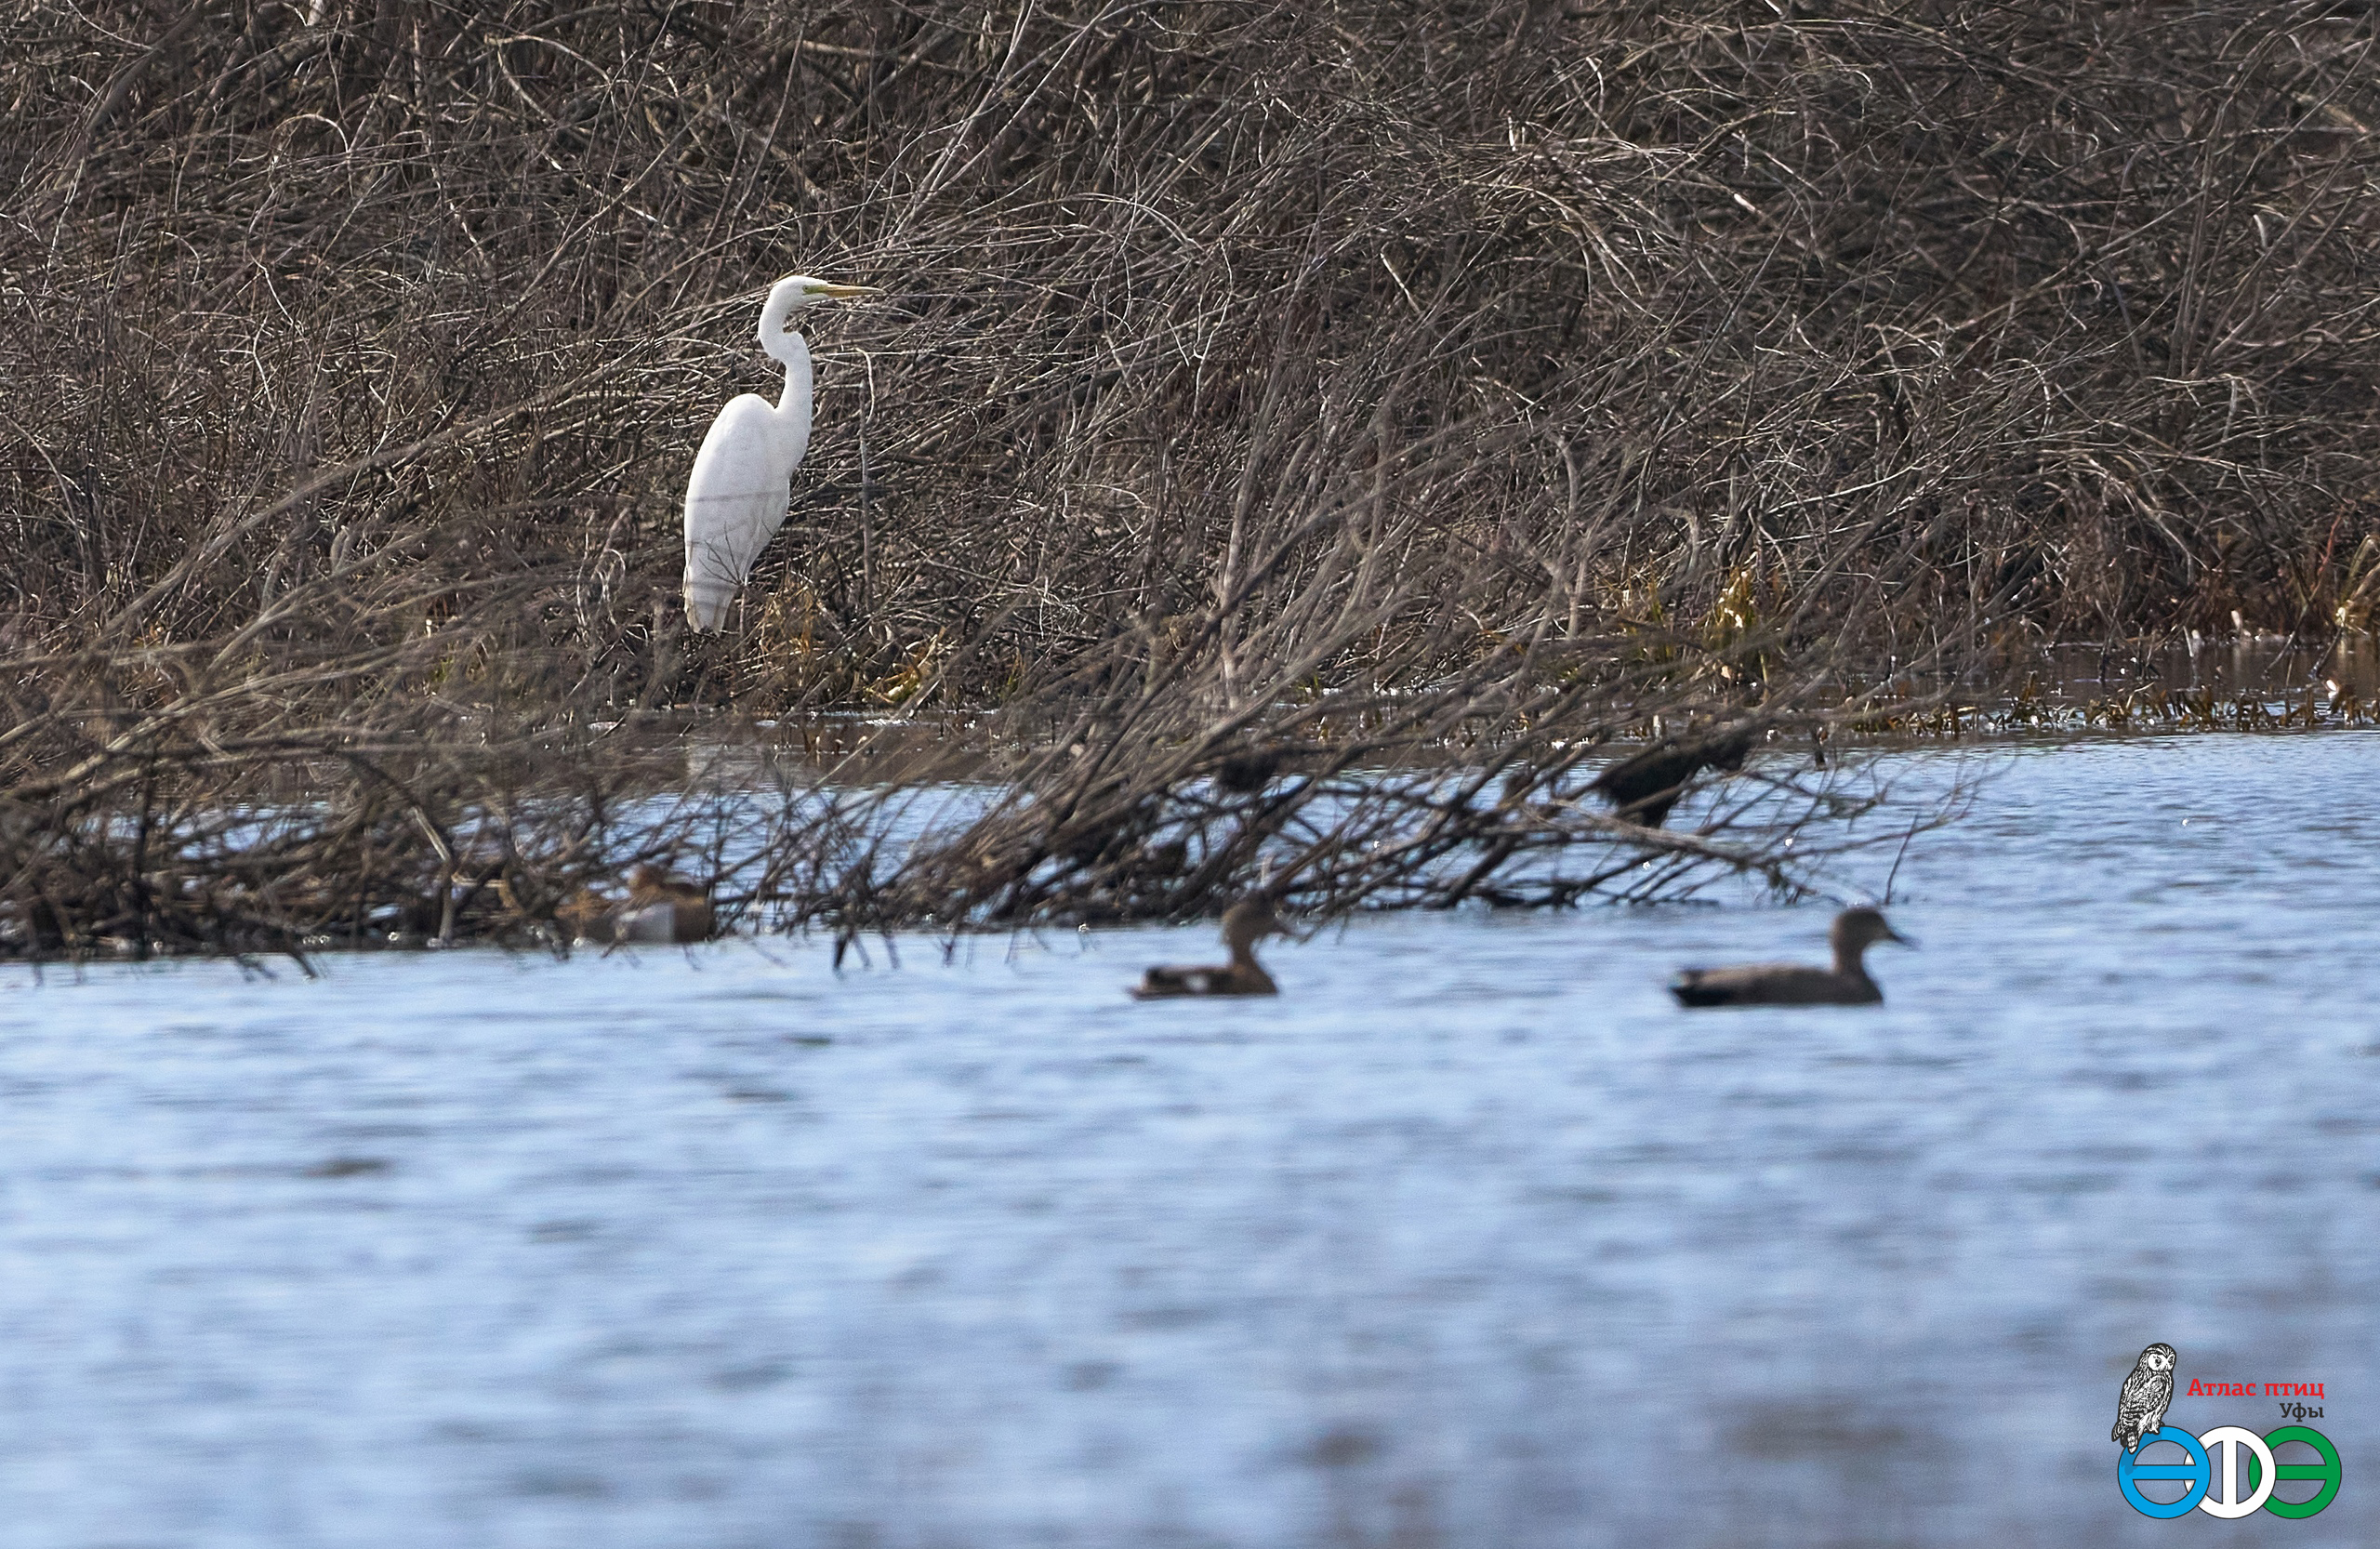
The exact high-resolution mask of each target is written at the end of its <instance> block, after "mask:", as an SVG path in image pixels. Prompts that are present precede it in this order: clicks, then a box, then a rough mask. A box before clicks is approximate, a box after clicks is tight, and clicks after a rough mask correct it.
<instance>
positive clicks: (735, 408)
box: [686, 274, 874, 631]
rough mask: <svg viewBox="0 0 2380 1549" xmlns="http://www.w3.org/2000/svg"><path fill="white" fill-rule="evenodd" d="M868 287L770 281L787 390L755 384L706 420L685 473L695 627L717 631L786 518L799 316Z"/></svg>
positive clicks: (801, 378)
mask: <svg viewBox="0 0 2380 1549" xmlns="http://www.w3.org/2000/svg"><path fill="white" fill-rule="evenodd" d="M873 293H874V290H873V287H872V286H868V285H833V284H830V283H829V282H827V281H825V280H820V279H814V278H813V277H812V276H810V275H808V274H788V275H787V276H786V277H785V278H784V279H782V280H779V281H778V282H777V283H776V284H775V285H772V286H770V287H769V298H768V301H767V302H766V303H765V304H764V305H762V307H761V308H760V348H761V349H763V350H765V351H768V353H769V358H770V359H771V360H774V361H780V362H783V363H784V364H785V397H784V398H783V399H782V400H780V401H779V402H777V403H775V404H772V403H770V402H769V401H768V400H767V399H765V398H763V397H761V396H760V394H759V393H757V392H747V393H741V394H739V395H737V396H736V397H734V398H732V399H730V400H729V401H728V404H727V407H725V408H723V409H721V410H720V411H719V417H718V418H717V419H714V420H712V421H711V422H710V431H709V433H708V434H707V435H705V436H704V437H703V446H702V450H701V451H699V452H697V453H695V454H694V472H693V473H692V474H690V475H688V477H687V479H686V617H687V618H688V619H689V620H690V621H691V622H692V623H693V624H694V629H696V630H697V631H703V630H709V629H718V628H719V627H720V626H721V624H722V623H723V622H725V620H726V618H727V603H728V601H729V599H731V598H733V597H734V595H735V589H736V588H737V587H740V586H742V585H743V584H744V577H745V576H748V575H750V574H751V573H752V562H753V561H755V560H757V559H759V558H760V550H761V549H765V548H767V547H768V542H769V539H770V538H772V537H774V536H775V535H776V530H777V529H778V528H779V527H781V526H783V525H785V515H786V511H787V508H788V507H790V506H791V505H792V503H793V470H795V469H796V468H798V467H799V466H800V463H801V455H802V454H803V453H804V452H807V451H808V450H809V449H810V346H809V345H807V344H805V343H803V342H802V338H801V336H800V334H798V333H795V332H794V331H793V320H794V319H795V318H796V317H797V316H799V315H800V312H801V311H802V310H803V309H804V308H806V307H808V306H809V305H810V304H811V303H812V302H813V301H816V300H819V299H822V298H837V299H840V298H844V297H851V296H867V295H872V294H873Z"/></svg>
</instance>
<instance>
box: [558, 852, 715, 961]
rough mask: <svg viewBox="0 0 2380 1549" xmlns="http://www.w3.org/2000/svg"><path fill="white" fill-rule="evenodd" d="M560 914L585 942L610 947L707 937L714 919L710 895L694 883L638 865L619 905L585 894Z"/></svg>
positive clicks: (689, 941) (693, 939)
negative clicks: (612, 904) (624, 898)
mask: <svg viewBox="0 0 2380 1549" xmlns="http://www.w3.org/2000/svg"><path fill="white" fill-rule="evenodd" d="M557 912H559V913H560V914H561V915H562V917H563V918H564V919H565V920H568V921H569V922H570V923H572V924H574V925H575V926H576V927H577V931H578V939H579V940H581V941H583V942H594V943H596V944H598V945H601V946H605V947H617V946H621V945H624V944H628V943H656V944H675V945H678V946H684V945H686V944H688V943H691V942H697V941H707V940H709V939H710V933H711V926H712V924H713V922H714V920H713V916H712V913H711V907H710V895H709V894H707V893H705V892H704V891H703V890H702V889H701V888H699V887H696V886H695V885H694V883H692V882H679V881H672V880H670V879H669V876H668V873H667V872H665V871H663V870H662V869H661V868H660V867H657V866H640V867H637V868H636V874H635V875H634V876H632V877H630V878H629V879H628V897H627V899H626V900H624V901H623V902H621V903H619V904H617V905H614V906H610V907H606V906H605V904H604V903H603V901H602V899H600V898H597V897H595V896H593V895H592V894H582V895H581V896H580V897H579V898H577V899H575V900H574V901H573V902H572V903H570V904H567V905H564V906H563V907H562V909H561V910H559V911H557Z"/></svg>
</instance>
